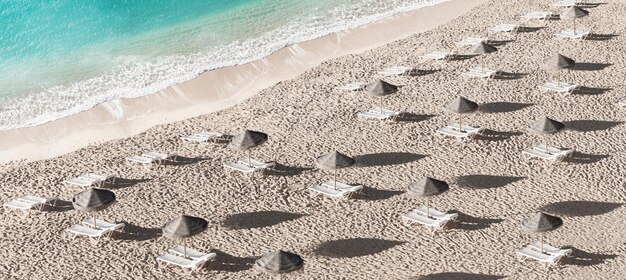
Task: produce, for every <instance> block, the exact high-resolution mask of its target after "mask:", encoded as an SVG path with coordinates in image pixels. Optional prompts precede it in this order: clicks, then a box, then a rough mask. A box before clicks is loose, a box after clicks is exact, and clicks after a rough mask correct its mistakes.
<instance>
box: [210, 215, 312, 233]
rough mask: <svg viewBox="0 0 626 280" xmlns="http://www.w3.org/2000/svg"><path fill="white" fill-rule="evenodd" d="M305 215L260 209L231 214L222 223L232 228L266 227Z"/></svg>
mask: <svg viewBox="0 0 626 280" xmlns="http://www.w3.org/2000/svg"><path fill="white" fill-rule="evenodd" d="M303 216H305V214H301V213H290V212H282V211H258V212H248V213H239V214H233V215H230V216H228V217H226V219H224V221H223V222H222V224H223V226H225V227H227V228H230V229H253V228H264V227H270V226H274V225H277V224H280V223H282V222H288V221H293V220H296V219H298V218H300V217H303Z"/></svg>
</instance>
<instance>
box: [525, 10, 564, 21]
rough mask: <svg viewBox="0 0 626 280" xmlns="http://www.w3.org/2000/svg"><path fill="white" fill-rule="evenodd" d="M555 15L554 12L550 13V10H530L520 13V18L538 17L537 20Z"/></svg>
mask: <svg viewBox="0 0 626 280" xmlns="http://www.w3.org/2000/svg"><path fill="white" fill-rule="evenodd" d="M554 16H556V14H554V13H552V12H544V11H532V12H528V13H526V14H524V15H522V19H524V20H533V19H538V20H544V21H546V20H549V19H551V18H552V17H554Z"/></svg>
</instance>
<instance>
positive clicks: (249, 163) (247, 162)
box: [237, 158, 276, 169]
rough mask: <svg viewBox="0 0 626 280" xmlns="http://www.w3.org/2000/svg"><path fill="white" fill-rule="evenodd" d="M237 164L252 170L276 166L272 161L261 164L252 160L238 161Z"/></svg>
mask: <svg viewBox="0 0 626 280" xmlns="http://www.w3.org/2000/svg"><path fill="white" fill-rule="evenodd" d="M237 163H238V164H242V165H246V166H249V167H253V168H261V169H270V168H273V167H274V166H276V163H275V162H273V161H270V162H262V161H259V160H256V159H253V158H250V159H248V158H246V159H240V160H238V161H237Z"/></svg>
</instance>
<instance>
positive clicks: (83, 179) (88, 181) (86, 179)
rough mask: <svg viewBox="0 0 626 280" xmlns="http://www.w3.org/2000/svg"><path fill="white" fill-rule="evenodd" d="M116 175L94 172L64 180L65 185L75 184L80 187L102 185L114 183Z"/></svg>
mask: <svg viewBox="0 0 626 280" xmlns="http://www.w3.org/2000/svg"><path fill="white" fill-rule="evenodd" d="M114 182H115V176H114V175H98V174H94V173H85V174H82V175H80V176H78V177H74V178H70V179H67V180H65V181H63V184H65V185H73V186H79V187H83V188H86V187H91V186H93V185H98V186H102V185H103V184H105V183H114Z"/></svg>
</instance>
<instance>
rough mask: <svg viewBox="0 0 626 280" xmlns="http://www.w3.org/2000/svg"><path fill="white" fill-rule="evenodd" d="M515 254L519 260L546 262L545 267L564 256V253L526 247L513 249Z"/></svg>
mask: <svg viewBox="0 0 626 280" xmlns="http://www.w3.org/2000/svg"><path fill="white" fill-rule="evenodd" d="M515 254H516V255H517V257H518V259H519V260H520V261H524V260H527V259H533V260H536V261H539V262H542V263H544V264H546V267H547V268H549V267H550V266H551V265H553V264H557V263H558V262H559V261H560V260H561V259H562V258H563V256H564V255H550V254H544V253H541V252H539V251H536V250H533V249H530V248H528V247H524V248H521V249H517V250H515Z"/></svg>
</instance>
